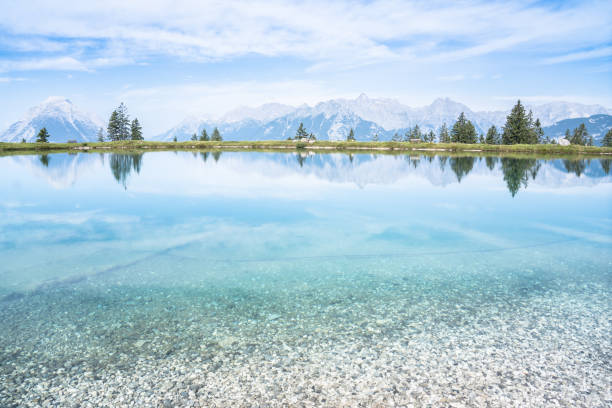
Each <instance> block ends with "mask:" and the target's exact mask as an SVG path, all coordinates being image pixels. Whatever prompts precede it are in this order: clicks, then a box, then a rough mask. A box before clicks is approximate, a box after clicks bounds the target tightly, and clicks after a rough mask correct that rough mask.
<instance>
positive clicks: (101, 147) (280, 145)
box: [0, 140, 612, 156]
mask: <svg viewBox="0 0 612 408" xmlns="http://www.w3.org/2000/svg"><path fill="white" fill-rule="evenodd" d="M149 149H150V150H194V149H195V150H237V151H240V150H276V151H304V150H307V151H321V152H332V151H346V152H368V151H370V152H377V153H386V152H411V151H415V152H434V153H435V152H440V153H443V152H449V153H453V152H466V153H469V152H475V153H531V154H545V155H563V156H567V155H572V156H574V155H580V156H582V155H588V156H598V155H612V148H610V147H598V146H577V145H572V146H559V145H487V144H461V143H409V142H343V141H342V142H331V141H317V142H314V143H305V142H293V141H285V140H281V141H275V140H267V141H224V142H199V141H186V142H156V141H147V140H145V141H131V140H128V141H120V142H103V143H99V142H96V143H0V153H3V152H6V153H9V152H10V153H18V152H23V153H40V152H61V151H63V152H79V151H83V152H87V151H99V152H103V151H117V150H145V151H146V150H149Z"/></svg>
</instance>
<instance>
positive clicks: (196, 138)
mask: <svg viewBox="0 0 612 408" xmlns="http://www.w3.org/2000/svg"><path fill="white" fill-rule="evenodd" d="M191 140H193V141H194V142H195V141H197V140H198V135H197V134H195V133H194V134H193V135H191Z"/></svg>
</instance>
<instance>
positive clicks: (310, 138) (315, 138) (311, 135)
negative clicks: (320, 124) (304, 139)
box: [308, 132, 317, 140]
mask: <svg viewBox="0 0 612 408" xmlns="http://www.w3.org/2000/svg"><path fill="white" fill-rule="evenodd" d="M308 140H317V137H316V136H315V135H314V133H312V132H310V134H309V135H308Z"/></svg>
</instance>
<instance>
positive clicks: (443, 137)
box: [438, 123, 451, 143]
mask: <svg viewBox="0 0 612 408" xmlns="http://www.w3.org/2000/svg"><path fill="white" fill-rule="evenodd" d="M450 140H451V139H450V135H449V133H448V127H446V123H443V124H442V127H441V128H440V136H439V137H438V141H439V142H440V143H450Z"/></svg>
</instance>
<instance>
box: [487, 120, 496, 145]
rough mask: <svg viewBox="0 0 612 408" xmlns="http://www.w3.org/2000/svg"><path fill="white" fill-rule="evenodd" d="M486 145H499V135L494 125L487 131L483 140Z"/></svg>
mask: <svg viewBox="0 0 612 408" xmlns="http://www.w3.org/2000/svg"><path fill="white" fill-rule="evenodd" d="M485 143H486V144H491V145H492V144H499V133H497V128H496V127H495V125H493V126H491V127H490V128H489V130H488V131H487V137H486V138H485Z"/></svg>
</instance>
